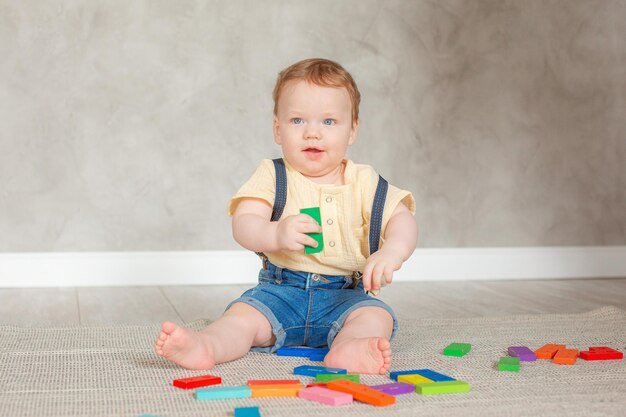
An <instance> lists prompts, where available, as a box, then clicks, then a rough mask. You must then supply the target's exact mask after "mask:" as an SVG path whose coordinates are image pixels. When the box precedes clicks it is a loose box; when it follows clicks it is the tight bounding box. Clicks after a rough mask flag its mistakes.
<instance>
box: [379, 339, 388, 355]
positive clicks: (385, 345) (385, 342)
mask: <svg viewBox="0 0 626 417" xmlns="http://www.w3.org/2000/svg"><path fill="white" fill-rule="evenodd" d="M378 349H380V351H381V352H384V351H386V350H389V349H391V343H389V340H387V339H384V338H382V337H381V338H379V339H378Z"/></svg>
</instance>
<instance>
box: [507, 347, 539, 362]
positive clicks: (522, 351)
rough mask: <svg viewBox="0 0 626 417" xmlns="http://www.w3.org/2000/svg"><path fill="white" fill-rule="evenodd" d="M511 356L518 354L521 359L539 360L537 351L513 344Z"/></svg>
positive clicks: (510, 350)
mask: <svg viewBox="0 0 626 417" xmlns="http://www.w3.org/2000/svg"><path fill="white" fill-rule="evenodd" d="M509 356H516V357H518V358H519V360H520V361H524V362H532V361H535V360H537V355H535V352H533V351H532V350H530V349H528V348H527V347H526V346H511V347H510V348H509Z"/></svg>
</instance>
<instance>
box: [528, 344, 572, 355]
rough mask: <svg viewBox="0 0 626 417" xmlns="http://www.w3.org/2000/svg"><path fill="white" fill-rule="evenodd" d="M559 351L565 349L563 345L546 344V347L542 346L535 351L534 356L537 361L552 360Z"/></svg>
mask: <svg viewBox="0 0 626 417" xmlns="http://www.w3.org/2000/svg"><path fill="white" fill-rule="evenodd" d="M559 349H565V345H557V344H553V343H548V344H547V345H543V346H541V347H540V348H539V349H537V350H536V351H535V355H537V359H552V358H554V355H556V352H558V351H559Z"/></svg>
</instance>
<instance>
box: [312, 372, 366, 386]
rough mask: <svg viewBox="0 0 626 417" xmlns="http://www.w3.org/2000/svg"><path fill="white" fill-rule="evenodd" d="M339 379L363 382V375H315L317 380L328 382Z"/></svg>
mask: <svg viewBox="0 0 626 417" xmlns="http://www.w3.org/2000/svg"><path fill="white" fill-rule="evenodd" d="M337 379H347V380H348V381H352V382H356V383H357V384H360V383H361V376H360V375H359V374H317V375H315V382H328V381H336V380H337Z"/></svg>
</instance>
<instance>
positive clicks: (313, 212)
mask: <svg viewBox="0 0 626 417" xmlns="http://www.w3.org/2000/svg"><path fill="white" fill-rule="evenodd" d="M300 213H303V214H308V215H309V216H311V217H313V218H314V219H315V221H316V222H317V224H319V225H321V224H322V215H321V213H320V208H319V207H309V208H303V209H300ZM307 235H309V236H311V237H312V238H313V239H315V240H316V241H317V248H313V247H311V246H305V247H304V253H306V254H307V255H310V254H312V253H318V252H321V251H322V250H323V249H324V238H323V237H322V234H321V233H307Z"/></svg>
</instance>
